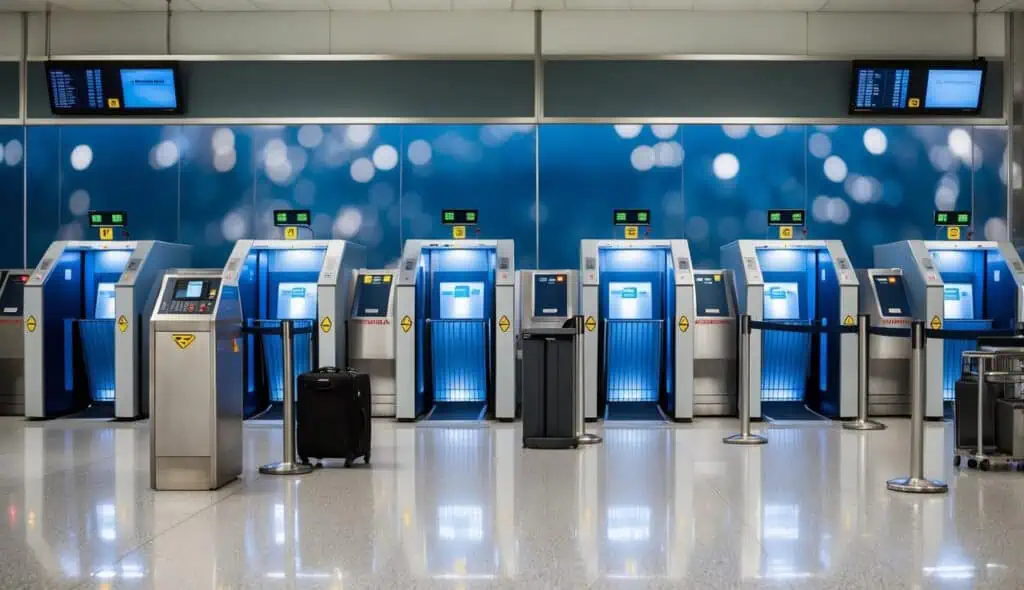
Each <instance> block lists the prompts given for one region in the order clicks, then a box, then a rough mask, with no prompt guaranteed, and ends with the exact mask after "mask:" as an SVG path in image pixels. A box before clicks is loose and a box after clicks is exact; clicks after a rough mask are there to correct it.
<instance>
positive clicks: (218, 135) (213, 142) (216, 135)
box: [210, 127, 235, 154]
mask: <svg viewBox="0 0 1024 590" xmlns="http://www.w3.org/2000/svg"><path fill="white" fill-rule="evenodd" d="M210 147H212V148H213V153H215V154H223V153H227V152H233V151H235V132H234V131H232V130H231V129H228V128H227V127H218V128H217V129H216V130H215V131H214V132H213V135H211V136H210Z"/></svg>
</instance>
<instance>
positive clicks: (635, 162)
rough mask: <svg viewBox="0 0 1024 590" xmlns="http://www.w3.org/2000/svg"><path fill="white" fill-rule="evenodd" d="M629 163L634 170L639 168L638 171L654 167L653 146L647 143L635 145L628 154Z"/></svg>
mask: <svg viewBox="0 0 1024 590" xmlns="http://www.w3.org/2000/svg"><path fill="white" fill-rule="evenodd" d="M629 163H630V164H631V165H632V166H633V168H634V169H635V170H639V171H640V172H646V171H648V170H650V169H651V168H654V164H655V154H654V148H652V147H651V146H649V145H638V146H636V147H635V148H633V151H632V152H631V153H630V154H629Z"/></svg>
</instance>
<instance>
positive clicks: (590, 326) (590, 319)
mask: <svg viewBox="0 0 1024 590" xmlns="http://www.w3.org/2000/svg"><path fill="white" fill-rule="evenodd" d="M586 326H587V332H593V331H594V328H597V320H595V319H594V316H587V323H586Z"/></svg>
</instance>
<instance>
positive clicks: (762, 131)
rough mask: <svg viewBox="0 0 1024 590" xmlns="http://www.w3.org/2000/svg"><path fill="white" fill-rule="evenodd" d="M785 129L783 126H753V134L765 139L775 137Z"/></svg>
mask: <svg viewBox="0 0 1024 590" xmlns="http://www.w3.org/2000/svg"><path fill="white" fill-rule="evenodd" d="M785 129H786V126H785V125H754V133H756V134H757V136H758V137H763V138H765V139H768V138H769V137H775V136H776V135H778V134H780V133H782V132H783V131H784V130H785Z"/></svg>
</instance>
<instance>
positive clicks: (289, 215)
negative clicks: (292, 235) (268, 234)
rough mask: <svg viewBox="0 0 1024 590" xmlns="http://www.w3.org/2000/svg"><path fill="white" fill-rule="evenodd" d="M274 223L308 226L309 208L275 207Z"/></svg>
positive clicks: (277, 224) (279, 225)
mask: <svg viewBox="0 0 1024 590" xmlns="http://www.w3.org/2000/svg"><path fill="white" fill-rule="evenodd" d="M274 225H275V226H278V227H281V226H285V227H287V226H295V225H300V226H308V225H309V209H275V210H274Z"/></svg>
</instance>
